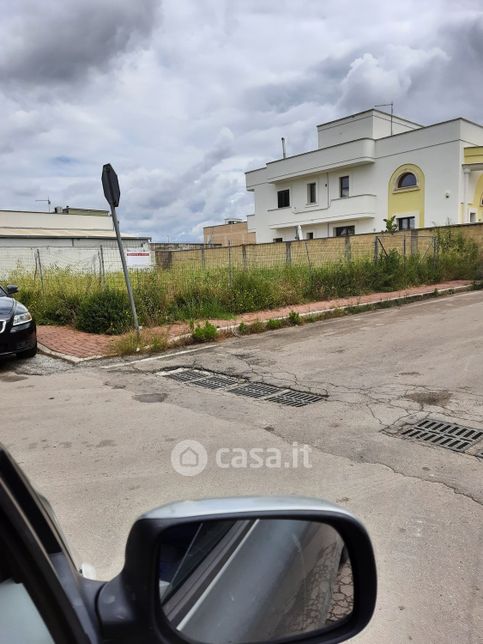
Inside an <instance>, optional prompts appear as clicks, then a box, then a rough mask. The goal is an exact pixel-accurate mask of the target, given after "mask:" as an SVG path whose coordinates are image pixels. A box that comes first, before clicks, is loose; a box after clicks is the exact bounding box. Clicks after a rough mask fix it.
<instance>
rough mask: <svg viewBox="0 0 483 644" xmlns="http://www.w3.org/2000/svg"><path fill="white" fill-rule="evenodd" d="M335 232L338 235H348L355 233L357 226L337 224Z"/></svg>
mask: <svg viewBox="0 0 483 644" xmlns="http://www.w3.org/2000/svg"><path fill="white" fill-rule="evenodd" d="M334 234H335V236H336V237H347V235H355V234H356V227H355V226H337V227H336V228H334Z"/></svg>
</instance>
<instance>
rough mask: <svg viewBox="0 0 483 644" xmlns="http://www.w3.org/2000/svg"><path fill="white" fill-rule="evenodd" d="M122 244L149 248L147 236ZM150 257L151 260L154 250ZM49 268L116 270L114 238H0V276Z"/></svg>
mask: <svg viewBox="0 0 483 644" xmlns="http://www.w3.org/2000/svg"><path fill="white" fill-rule="evenodd" d="M123 245H124V248H126V249H138V250H149V240H148V239H146V240H129V239H124V240H123ZM151 257H152V263H153V264H154V263H155V260H154V253H152V254H151ZM52 268H59V269H68V270H71V271H72V272H86V273H95V274H101V273H109V272H117V271H120V270H122V264H121V258H120V256H119V249H118V247H117V243H116V241H115V240H104V239H65V238H64V239H52V238H51V239H31V240H25V239H1V238H0V280H4V279H6V278H7V276H8V275H9V274H10V273H12V272H13V271H26V272H33V271H37V272H38V271H39V270H42V271H43V270H48V269H52Z"/></svg>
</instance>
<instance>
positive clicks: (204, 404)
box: [0, 291, 483, 644]
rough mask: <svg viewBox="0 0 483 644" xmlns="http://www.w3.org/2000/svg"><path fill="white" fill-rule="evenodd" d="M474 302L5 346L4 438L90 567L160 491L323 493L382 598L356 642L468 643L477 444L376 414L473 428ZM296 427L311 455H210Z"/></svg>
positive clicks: (476, 424)
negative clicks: (357, 528) (19, 352)
mask: <svg viewBox="0 0 483 644" xmlns="http://www.w3.org/2000/svg"><path fill="white" fill-rule="evenodd" d="M482 320H483V292H481V291H480V292H470V293H465V294H460V295H455V296H452V297H447V298H441V299H435V300H431V301H427V302H422V303H416V304H410V305H406V306H404V307H402V308H394V309H388V310H383V311H378V312H374V313H365V314H360V315H355V316H351V317H347V318H341V319H336V320H331V321H326V322H320V323H316V324H312V325H306V326H303V327H300V328H291V329H284V330H281V331H276V332H271V333H265V334H263V335H258V336H250V337H244V338H239V339H236V338H235V339H233V340H230V341H227V342H224V343H220V344H216V345H213V346H202V347H196V348H194V349H192V348H190V349H187V350H185V351H181V352H177V353H172V354H166V355H163V356H160V357H156V358H154V359H153V358H150V359H148V360H143V359H141V360H132V359H131V360H126V361H116V360H113V361H110V362H103V363H95V364H93V363H91V364H90V366H77V367H72V366H70V365H66V364H65V363H63V362H59V361H56V360H52V359H49V358H46V357H44V356H39V357H38V358H35V359H34V360H32V361H30V362H23V363H20V362H18V363H17V362H8V363H4V364H3V365H0V391H1V393H2V423H1V427H0V440H1V441H2V442H4V443H5V444H6V445H7V446H8V447H9V448H10V449H11V450H12V452H13V454H14V456H15V457H16V458H17V459H18V460H19V461H20V463H21V464H22V465H23V466H24V468H25V470H26V472H27V473H28V475H29V476H30V478H31V480H32V481H33V482H34V484H35V485H36V486H37V487H38V488H39V489H40V490H41V491H42V492H43V493H44V494H45V495H46V496H47V497H48V498H49V499H50V500H51V502H52V505H53V506H54V509H55V510H56V512H57V515H58V517H59V519H60V521H61V523H62V525H63V527H64V529H65V532H66V535H67V537H68V539H69V541H70V543H71V544H72V546H73V548H74V550H75V551H76V552H77V553H79V557H80V559H81V560H87V561H90V562H91V563H93V564H94V565H95V566H96V568H97V570H98V574H99V576H100V577H106V576H110V575H113V574H114V573H115V572H116V571H117V570H118V569H119V568H120V566H121V564H122V556H123V546H124V543H125V539H126V536H127V533H128V530H129V527H130V525H131V523H132V521H133V520H134V519H135V517H136V516H137V515H139V514H140V513H141V512H143V511H144V510H147V509H149V508H152V507H155V506H158V505H161V504H163V503H165V502H168V501H172V500H175V499H184V498H199V497H204V496H228V495H240V494H264V495H266V494H275V495H284V494H298V495H305V496H316V497H322V498H325V499H328V500H330V501H334V502H336V503H338V504H340V505H343V506H344V507H347V508H349V509H351V510H352V511H353V512H355V513H356V514H357V515H358V516H359V517H360V518H361V519H362V520H363V521H364V523H365V525H366V527H367V528H368V530H369V533H370V534H371V536H372V539H373V542H374V545H375V550H376V557H377V563H378V570H379V597H378V604H377V609H376V614H375V617H374V618H373V621H372V623H371V624H370V626H369V627H368V628H367V629H366V631H365V632H364V633H363V634H362V635H360V636H359V637H358V638H356V639H357V642H361V643H362V642H363V643H366V644H369V643H371V644H374V643H376V644H379V643H383V642H384V643H385V642H398V643H399V642H409V641H412V642H418V643H419V642H420V643H424V644H428V643H433V642H434V643H441V642H448V643H449V642H451V643H452V642H458V643H459V644H466V643H471V644H476V643H477V642H481V641H482V639H483V511H482V502H483V483H482V481H483V459H482V460H480V459H478V458H477V457H476V456H473V455H468V454H459V453H454V452H452V451H449V450H447V449H442V448H440V447H427V446H425V445H420V444H419V443H414V442H410V441H407V440H402V439H400V438H396V437H393V436H390V435H388V434H387V433H384V431H383V430H386V431H393V430H395V429H397V428H399V427H401V426H402V425H403V424H404V423H407V422H414V421H416V420H418V419H421V418H424V417H431V418H433V417H435V418H438V419H446V420H449V421H451V422H456V423H460V424H463V425H466V426H469V427H472V428H475V429H483V378H482V376H483V360H482V352H481V346H482V344H483V324H482ZM181 366H188V367H196V368H199V369H209V370H214V371H218V372H221V373H225V374H231V375H237V376H240V377H246V378H248V379H250V380H254V381H258V382H260V381H262V382H266V383H271V384H275V385H279V386H282V387H290V388H295V389H301V390H305V391H312V392H315V393H321V394H327V395H328V397H327V399H324V400H322V401H320V402H317V403H315V404H311V405H308V406H306V407H301V408H293V407H286V406H282V405H278V404H275V403H271V402H268V401H260V400H256V399H251V398H247V397H242V396H236V395H234V394H231V393H229V392H225V391H212V390H208V389H204V388H202V387H199V386H195V385H193V384H191V385H189V384H186V383H181V382H176V381H174V380H172V379H170V378H167V377H164V376H161V375H160V373H163V371H161V370H166V369H168V368H172V367H181ZM184 439H194V440H197V441H199V442H201V443H202V444H203V445H204V447H205V448H206V450H207V452H208V466H207V467H206V469H205V470H204V471H203V472H202V473H200V474H199V475H197V476H193V477H187V476H182V475H180V474H178V473H176V472H175V471H174V470H173V468H172V466H171V460H170V455H171V451H172V449H173V447H174V446H175V445H176V444H177V443H178V442H179V441H180V440H184ZM294 442H297V444H298V446H302V445H303V444H307V445H308V446H309V447H310V450H311V451H310V453H309V456H310V464H311V467H310V468H305V467H297V468H281V469H280V468H275V467H272V468H269V467H264V468H260V469H250V468H246V469H243V468H240V467H228V468H227V467H218V466H217V465H216V463H215V453H216V451H217V450H218V449H220V448H225V452H224V455H225V456H224V462H223V464H224V465H226V463H227V459H228V462H230V454H232V452H229V451H226V450H230V449H231V448H234V447H243V448H247V449H248V448H252V447H261V448H268V447H277V448H279V449H280V450H281V451H282V453H283V455H284V462H285V457H286V458H288V457H289V456H290V454H291V452H292V445H293V443H294ZM475 449H476V448H475ZM480 449H483V444H481V445H480ZM299 461H300V459H299ZM299 465H300V463H299ZM354 641H355V640H354Z"/></svg>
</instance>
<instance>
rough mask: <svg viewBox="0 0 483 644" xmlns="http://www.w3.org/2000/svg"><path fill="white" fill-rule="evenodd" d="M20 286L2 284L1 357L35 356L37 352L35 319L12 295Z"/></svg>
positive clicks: (0, 299) (0, 306) (0, 293)
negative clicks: (4, 286) (3, 285)
mask: <svg viewBox="0 0 483 644" xmlns="http://www.w3.org/2000/svg"><path fill="white" fill-rule="evenodd" d="M17 292H18V288H17V287H16V286H13V285H9V286H7V287H6V289H4V288H2V287H1V286H0V357H4V356H12V355H13V356H15V355H16V356H17V357H18V358H33V357H34V355H35V354H36V353H37V331H36V327H35V321H34V319H33V318H32V316H31V314H30V313H29V311H28V309H27V308H26V307H25V306H24V305H23V304H21V303H20V302H17V300H16V299H14V298H13V297H10V296H11V295H13V294H14V293H17Z"/></svg>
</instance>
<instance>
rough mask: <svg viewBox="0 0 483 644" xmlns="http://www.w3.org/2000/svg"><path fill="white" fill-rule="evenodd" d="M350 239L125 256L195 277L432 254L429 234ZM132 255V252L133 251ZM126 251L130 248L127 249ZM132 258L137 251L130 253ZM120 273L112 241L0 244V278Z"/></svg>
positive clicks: (433, 248) (103, 276)
mask: <svg viewBox="0 0 483 644" xmlns="http://www.w3.org/2000/svg"><path fill="white" fill-rule="evenodd" d="M414 232H417V231H412V233H411V232H410V233H409V234H399V233H397V234H394V235H384V234H382V235H375V234H374V235H354V236H347V237H332V238H321V239H313V240H301V241H288V242H282V243H269V244H247V245H242V246H227V247H217V248H213V247H212V248H210V247H205V248H203V247H202V248H196V249H192V250H168V251H165V250H162V251H159V250H155V251H150V253H149V257H148V258H146V257H143V261H144V262H146V259H147V265H142V266H141V265H138V264H137V263H136V257H135V256H134V257H128V264H129V267H130V270H131V271H133V272H136V271H139V270H157V271H163V272H164V271H166V272H170V273H177V274H183V273H187V272H189V273H196V272H199V271H206V270H212V269H226V270H228V272H232V271H235V270H251V269H260V268H275V267H283V266H308V267H317V266H324V265H327V264H330V263H333V262H337V261H340V260H356V259H362V258H373V259H377V258H378V257H380V256H382V255H384V254H388V253H389V252H390V251H391V250H396V251H397V252H398V253H400V254H401V255H402V256H404V257H406V256H409V255H415V254H419V255H428V254H433V253H435V252H436V245H435V244H436V242H435V239H436V238H435V237H434V236H433V235H427V234H426V235H421V234H414ZM133 250H134V251H136V249H133ZM139 250H142V249H139ZM125 251H128V249H126V248H125ZM132 254H133V255H135V254H136V253H135V252H133V253H132ZM121 270H122V266H121V259H120V256H119V250H118V248H117V246H116V244H115V242H111V243H110V242H107V243H103V244H101V245H96V246H92V247H91V248H86V247H74V246H39V247H30V246H2V245H1V242H0V280H1V281H5V280H7V279H8V278H9V277H10V276H11V275H14V274H21V273H29V274H31V275H32V274H33V275H34V276H35V277H38V279H39V280H40V281H43V280H44V279H48V277H49V275H52V274H53V273H54V272H57V273H59V272H71V273H83V274H90V275H93V276H97V277H98V278H99V279H100V280H101V281H103V280H105V279H106V278H109V279H110V280H112V279H114V278H115V276H116V275H117V274H119V273H120V272H121Z"/></svg>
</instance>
